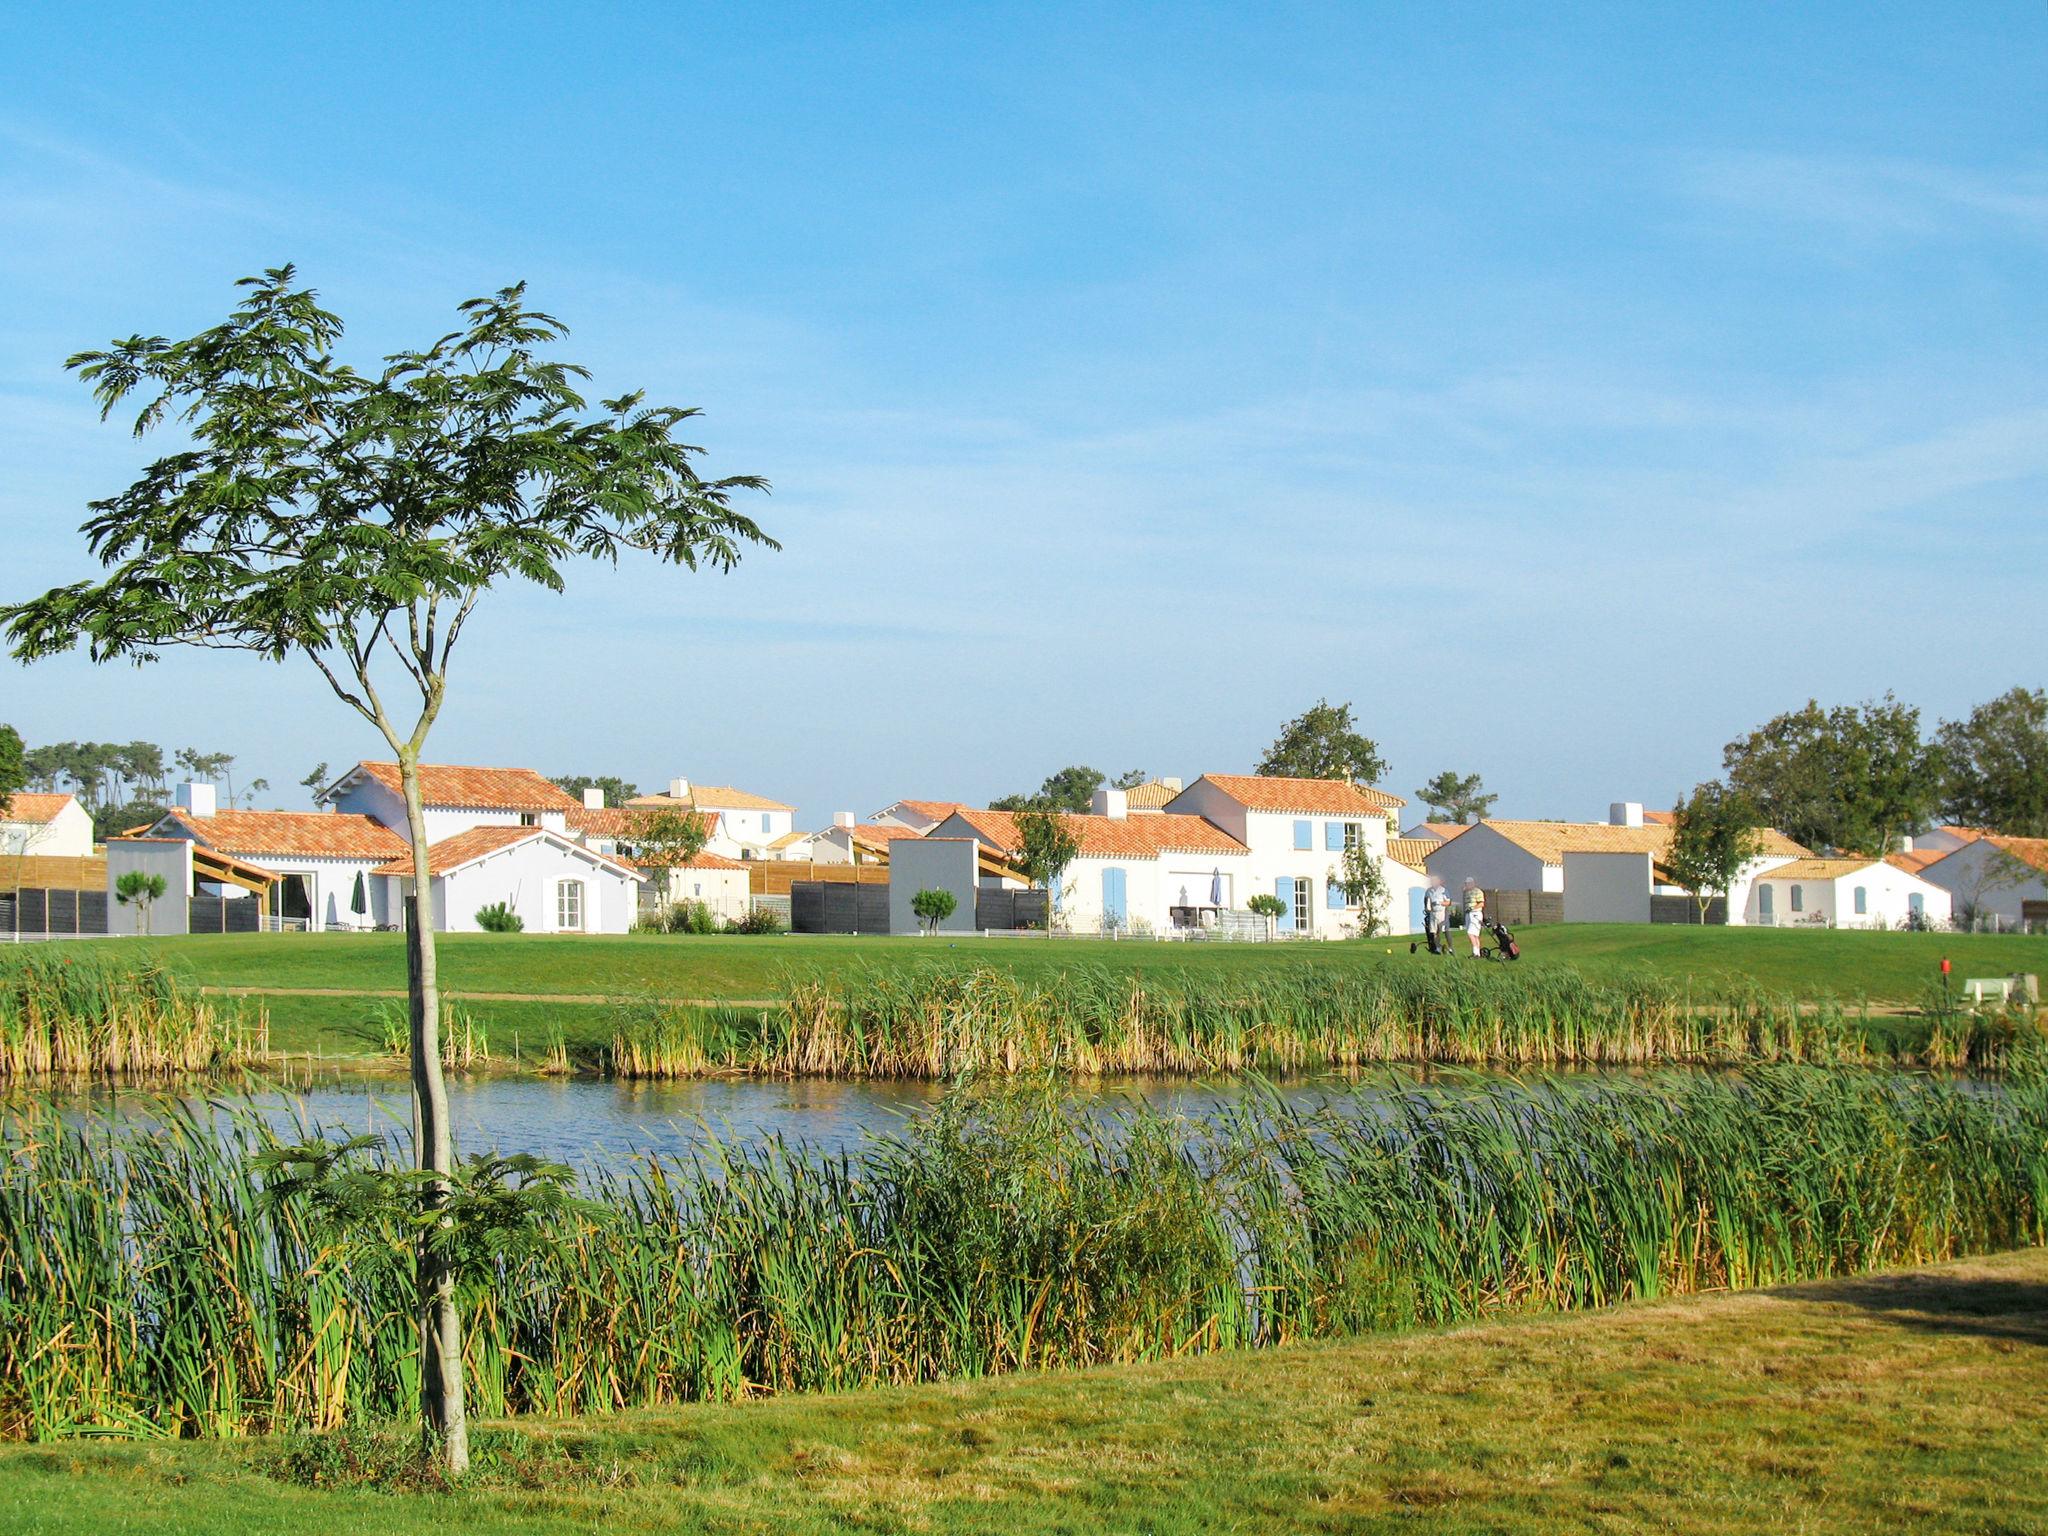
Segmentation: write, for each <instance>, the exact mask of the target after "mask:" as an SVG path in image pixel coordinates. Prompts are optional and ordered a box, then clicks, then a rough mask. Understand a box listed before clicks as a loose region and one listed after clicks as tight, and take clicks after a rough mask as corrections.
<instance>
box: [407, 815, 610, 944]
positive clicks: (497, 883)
mask: <svg viewBox="0 0 2048 1536" xmlns="http://www.w3.org/2000/svg"><path fill="white" fill-rule="evenodd" d="M427 858H428V863H427V870H428V875H429V877H430V884H431V887H432V901H433V908H432V910H433V919H434V927H435V929H436V930H437V931H439V932H443V933H478V932H481V931H482V929H483V925H482V924H481V923H479V922H478V921H477V914H478V913H479V912H480V911H482V910H483V909H484V908H485V907H491V906H499V905H503V906H506V907H509V908H510V909H511V910H512V911H513V912H515V913H517V914H518V915H519V917H520V919H521V920H522V921H523V922H524V923H525V931H526V932H528V933H624V932H626V931H627V930H628V929H629V928H631V927H632V926H633V919H634V917H635V916H636V915H637V914H638V912H639V908H640V883H641V880H642V878H643V877H642V876H641V874H640V872H639V871H638V870H637V869H633V868H631V867H630V866H628V865H626V864H624V863H621V862H620V861H619V860H617V859H614V858H610V857H608V856H606V855H604V854H601V853H599V852H597V851H596V850H595V849H593V848H588V847H586V846H584V845H583V844H582V843H579V842H577V841H575V839H573V838H571V837H570V836H568V835H567V834H566V833H564V832H557V831H555V830H553V829H552V828H548V827H539V826H521V825H519V824H517V823H513V824H511V825H505V824H491V825H485V826H479V827H471V828H470V829H469V830H468V831H466V832H458V833H456V834H455V835H454V836H453V837H447V838H443V839H442V840H441V841H439V842H437V843H435V844H434V845H433V847H432V848H430V849H429V850H428V855H427ZM376 873H377V874H379V875H381V876H383V877H384V878H385V879H386V880H387V881H389V883H390V884H391V886H393V887H394V888H395V892H394V894H395V895H396V896H398V897H400V898H402V897H403V896H404V895H405V894H406V893H408V892H410V891H411V889H412V887H413V862H412V853H411V850H410V849H408V850H407V851H406V852H405V853H404V854H403V855H402V856H401V857H399V858H395V859H391V860H389V861H388V862H386V863H384V864H381V865H379V866H378V867H377V870H376Z"/></svg>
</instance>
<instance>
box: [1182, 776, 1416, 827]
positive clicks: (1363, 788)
mask: <svg viewBox="0 0 2048 1536" xmlns="http://www.w3.org/2000/svg"><path fill="white" fill-rule="evenodd" d="M1205 781H1206V782H1207V783H1210V784H1213V785H1215V786H1216V787H1217V788H1218V789H1220V790H1222V791H1223V793H1224V794H1226V795H1228V796H1230V798H1231V799H1233V800H1235V801H1236V802H1237V803H1238V804H1239V805H1241V806H1243V807H1244V808H1245V809H1246V810H1249V811H1304V812H1309V813H1312V814H1320V815H1328V816H1384V815H1386V813H1387V812H1388V811H1392V810H1398V809H1399V808H1400V807H1402V806H1404V805H1406V804H1407V803H1408V802H1407V801H1406V800H1403V799H1402V798H1401V797H1400V796H1399V795H1390V794H1388V793H1387V792H1386V791H1385V790H1383V789H1374V788H1372V787H1371V786H1370V785H1366V784H1347V783H1346V782H1345V781H1344V780H1342V779H1282V778H1268V777H1266V776H1264V775H1261V774H1249V773H1205V774H1203V775H1202V777H1201V778H1199V779H1197V780H1195V783H1197V784H1200V783H1203V782H1205Z"/></svg>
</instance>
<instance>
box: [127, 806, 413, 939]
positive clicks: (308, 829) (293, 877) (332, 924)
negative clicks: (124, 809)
mask: <svg viewBox="0 0 2048 1536" xmlns="http://www.w3.org/2000/svg"><path fill="white" fill-rule="evenodd" d="M135 836H136V838H138V839H140V840H144V841H148V840H161V839H166V838H175V839H181V840H183V841H184V842H187V843H190V844H196V845H197V846H199V847H201V848H206V849H209V850H211V851H212V852H214V853H219V854H226V855H229V856H231V857H233V858H235V859H239V860H245V861H247V862H249V863H252V864H256V865H260V866H261V867H262V868H263V869H264V870H266V871H269V872H271V873H274V874H276V875H278V876H279V877H281V878H280V880H279V883H278V885H277V888H276V889H275V891H273V892H272V893H271V894H272V903H271V912H272V915H273V916H275V917H278V918H281V919H283V920H284V921H285V922H287V923H291V924H297V925H303V926H307V927H311V928H316V929H320V928H385V927H393V926H396V925H397V923H398V919H399V909H398V908H397V906H395V905H394V904H393V903H392V901H391V899H390V887H389V882H388V881H386V880H385V879H384V878H382V876H380V875H379V874H378V873H377V870H378V866H379V865H381V864H383V863H384V862H385V861H387V860H389V859H393V858H396V857H398V856H399V855H400V854H402V853H404V852H405V851H406V849H407V848H408V847H409V846H410V844H409V843H408V842H407V840H406V838H405V837H404V836H403V835H401V834H400V833H398V832H394V831H393V830H392V829H391V828H390V827H388V826H386V825H385V824H384V823H383V822H381V821H379V820H377V819H376V818H375V817H372V816H366V815H363V814H362V813H360V812H341V811H324V812H323V811H223V810H220V809H219V808H218V807H217V805H216V804H215V797H214V790H213V786H212V785H211V784H184V785H180V786H179V788H178V804H177V806H176V808H174V809H172V810H170V811H167V812H166V813H165V814H164V815H163V816H162V817H160V818H159V819H158V820H157V821H155V822H154V823H152V824H151V825H150V826H148V827H145V828H143V829H142V830H141V831H140V832H138V833H136V834H135ZM113 841H115V842H120V841H124V839H119V838H117V839H114V840H113ZM188 862H189V861H188ZM112 875H113V872H112V867H111V865H110V866H109V879H111V878H112ZM200 878H201V880H202V881H203V880H204V876H203V875H201V877H200ZM186 894H188V895H190V894H223V895H229V896H241V895H244V894H246V893H245V892H244V891H243V890H242V889H241V888H239V887H233V886H224V887H221V888H220V889H219V890H218V891H217V892H210V891H208V890H207V888H206V886H205V885H204V884H202V885H201V886H199V887H198V888H197V889H196V890H188V891H187V893H186Z"/></svg>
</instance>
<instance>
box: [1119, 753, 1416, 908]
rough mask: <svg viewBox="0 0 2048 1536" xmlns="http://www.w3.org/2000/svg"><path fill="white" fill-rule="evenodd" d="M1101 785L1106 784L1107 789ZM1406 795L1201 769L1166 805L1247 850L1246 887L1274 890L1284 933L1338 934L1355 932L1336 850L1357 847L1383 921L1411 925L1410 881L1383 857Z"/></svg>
mask: <svg viewBox="0 0 2048 1536" xmlns="http://www.w3.org/2000/svg"><path fill="white" fill-rule="evenodd" d="M1106 793H1109V794H1114V793H1116V792H1115V791H1113V790H1112V791H1107V792H1106ZM1405 804H1407V802H1406V801H1404V800H1402V799H1401V798H1400V797H1399V796H1398V795H1390V794H1388V793H1387V792H1386V791H1384V790H1379V789H1373V788H1370V787H1368V786H1366V785H1361V784H1349V783H1345V782H1344V781H1342V780H1339V779H1289V778H1268V777H1265V776H1263V775H1252V774H1234V773H1205V774H1203V775H1202V776H1201V777H1200V778H1199V779H1196V780H1195V782H1194V783H1192V784H1190V785H1189V786H1188V787H1187V788H1186V789H1184V790H1183V791H1181V793H1180V794H1178V795H1176V796H1174V798H1173V799H1172V801H1171V802H1169V804H1168V805H1167V809H1166V814H1168V815H1192V816H1199V817H1200V818H1202V819H1203V820H1204V821H1207V822H1208V823H1210V824H1211V825H1212V826H1214V827H1217V828H1219V829H1220V830H1221V831H1223V832H1224V833H1226V834H1228V836H1229V837H1230V838H1231V839H1232V840H1233V841H1236V842H1238V843H1241V844H1242V845H1243V846H1244V848H1245V850H1246V854H1247V870H1246V873H1247V876H1248V878H1249V879H1250V881H1251V887H1252V889H1251V890H1248V891H1246V892H1245V893H1244V895H1243V896H1241V897H1240V898H1239V900H1238V903H1237V904H1238V905H1239V906H1242V905H1243V904H1244V900H1245V898H1246V897H1249V896H1250V895H1251V894H1252V891H1265V892H1269V893H1271V894H1273V895H1276V896H1278V897H1279V898H1280V900H1281V902H1282V903H1283V904H1284V906H1285V908H1286V910H1285V911H1284V913H1283V914H1282V916H1281V918H1280V928H1281V931H1282V932H1284V933H1292V934H1295V935H1297V936H1299V937H1304V938H1307V937H1314V938H1341V937H1346V936H1348V935H1350V934H1353V933H1356V932H1357V929H1358V913H1357V912H1356V911H1354V910H1353V909H1352V907H1351V905H1350V903H1349V901H1348V900H1347V899H1346V898H1345V895H1344V891H1343V889H1342V887H1341V885H1340V881H1341V880H1342V878H1343V863H1344V855H1345V853H1346V852H1347V851H1348V850H1349V849H1352V848H1354V847H1363V848H1365V849H1366V850H1367V851H1368V853H1369V854H1370V855H1371V857H1373V858H1374V859H1376V860H1378V861H1379V864H1380V869H1381V873H1382V876H1383V878H1385V880H1386V882H1387V885H1388V894H1389V902H1388V909H1387V911H1386V912H1385V914H1384V917H1385V919H1386V922H1387V926H1388V931H1390V932H1393V933H1411V932H1415V931H1417V930H1418V929H1419V928H1420V927H1421V923H1420V919H1419V917H1417V918H1414V919H1413V920H1412V921H1411V914H1412V913H1413V912H1414V910H1415V904H1416V903H1415V898H1414V897H1412V896H1411V895H1410V891H1411V889H1415V888H1416V887H1417V882H1415V881H1413V880H1411V879H1410V878H1409V875H1408V874H1407V873H1404V871H1405V869H1406V866H1402V865H1399V864H1398V862H1396V863H1395V864H1393V865H1391V866H1390V864H1389V861H1388V858H1387V832H1388V819H1389V817H1390V816H1391V815H1392V814H1393V813H1394V812H1397V811H1398V810H1399V809H1400V808H1401V807H1402V806H1403V805H1405Z"/></svg>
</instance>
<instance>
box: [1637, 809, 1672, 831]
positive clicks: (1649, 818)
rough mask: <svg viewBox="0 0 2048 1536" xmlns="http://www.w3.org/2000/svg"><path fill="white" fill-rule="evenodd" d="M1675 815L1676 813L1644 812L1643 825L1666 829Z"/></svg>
mask: <svg viewBox="0 0 2048 1536" xmlns="http://www.w3.org/2000/svg"><path fill="white" fill-rule="evenodd" d="M1677 814H1678V813H1677V812H1676V811H1645V812H1643V824H1644V825H1645V826H1651V827H1668V826H1670V825H1671V822H1672V819H1673V818H1674V817H1675V816H1677Z"/></svg>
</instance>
